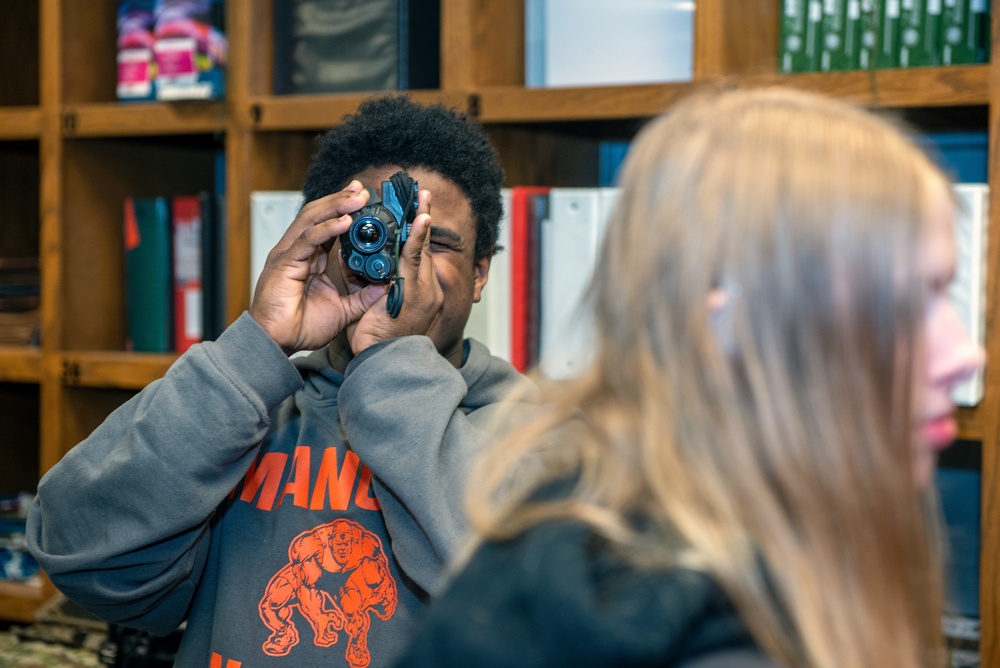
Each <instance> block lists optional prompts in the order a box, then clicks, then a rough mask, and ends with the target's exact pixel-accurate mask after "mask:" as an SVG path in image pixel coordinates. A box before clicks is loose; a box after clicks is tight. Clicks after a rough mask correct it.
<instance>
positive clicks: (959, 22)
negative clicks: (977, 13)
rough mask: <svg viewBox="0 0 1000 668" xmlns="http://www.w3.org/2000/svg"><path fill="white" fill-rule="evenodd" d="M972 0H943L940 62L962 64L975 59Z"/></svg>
mask: <svg viewBox="0 0 1000 668" xmlns="http://www.w3.org/2000/svg"><path fill="white" fill-rule="evenodd" d="M971 21H972V0H944V2H943V5H942V8H941V64H943V65H963V64H969V63H975V62H976V59H977V48H976V42H977V39H976V30H975V29H974V27H973V26H972V25H971Z"/></svg>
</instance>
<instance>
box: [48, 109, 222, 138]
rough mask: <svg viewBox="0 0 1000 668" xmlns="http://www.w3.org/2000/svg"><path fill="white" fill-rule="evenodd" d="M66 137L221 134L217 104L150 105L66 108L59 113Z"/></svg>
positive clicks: (220, 112)
mask: <svg viewBox="0 0 1000 668" xmlns="http://www.w3.org/2000/svg"><path fill="white" fill-rule="evenodd" d="M61 123H62V132H63V135H64V136H66V137H136V136H151V135H178V134H181V135H189V134H197V133H203V134H213V133H223V132H225V129H226V107H225V105H224V104H223V103H221V102H171V103H166V102H151V103H145V104H144V103H109V104H84V105H69V106H66V107H64V108H63V110H62V117H61Z"/></svg>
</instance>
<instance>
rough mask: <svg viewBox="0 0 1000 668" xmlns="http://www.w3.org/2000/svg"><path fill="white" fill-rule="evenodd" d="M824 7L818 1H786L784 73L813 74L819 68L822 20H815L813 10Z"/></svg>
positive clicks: (783, 16)
mask: <svg viewBox="0 0 1000 668" xmlns="http://www.w3.org/2000/svg"><path fill="white" fill-rule="evenodd" d="M813 7H818V8H819V9H820V10H821V11H820V15H822V6H821V5H819V3H818V1H817V0H783V2H782V13H781V35H780V38H781V44H780V48H779V61H780V67H781V71H782V72H784V73H786V74H787V73H792V72H812V71H815V70H816V66H817V51H816V29H817V28H818V22H819V18H817V19H816V20H815V21H813V20H812V19H811V14H812V11H811V10H812V8H813Z"/></svg>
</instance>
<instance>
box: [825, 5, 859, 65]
mask: <svg viewBox="0 0 1000 668" xmlns="http://www.w3.org/2000/svg"><path fill="white" fill-rule="evenodd" d="M849 5H853V6H854V9H855V11H854V14H855V15H857V14H858V11H857V8H858V0H850V1H849V0H823V17H822V19H821V20H820V51H819V69H820V71H823V72H837V71H842V70H854V69H857V67H858V65H857V36H856V35H854V34H849V33H848V12H849ZM857 25H858V22H857V20H854V21H853V22H852V26H851V29H852V31H853V30H854V29H855V28H856V27H857Z"/></svg>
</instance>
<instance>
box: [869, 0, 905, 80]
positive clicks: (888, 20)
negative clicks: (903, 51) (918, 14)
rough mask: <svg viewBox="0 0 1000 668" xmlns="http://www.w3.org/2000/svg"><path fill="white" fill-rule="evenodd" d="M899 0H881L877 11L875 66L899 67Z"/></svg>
mask: <svg viewBox="0 0 1000 668" xmlns="http://www.w3.org/2000/svg"><path fill="white" fill-rule="evenodd" d="M900 11H901V7H900V0H883V1H882V3H881V11H880V12H879V30H878V35H879V41H878V50H877V56H876V57H877V61H876V63H875V67H878V68H883V69H885V68H892V67H899V18H900Z"/></svg>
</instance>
